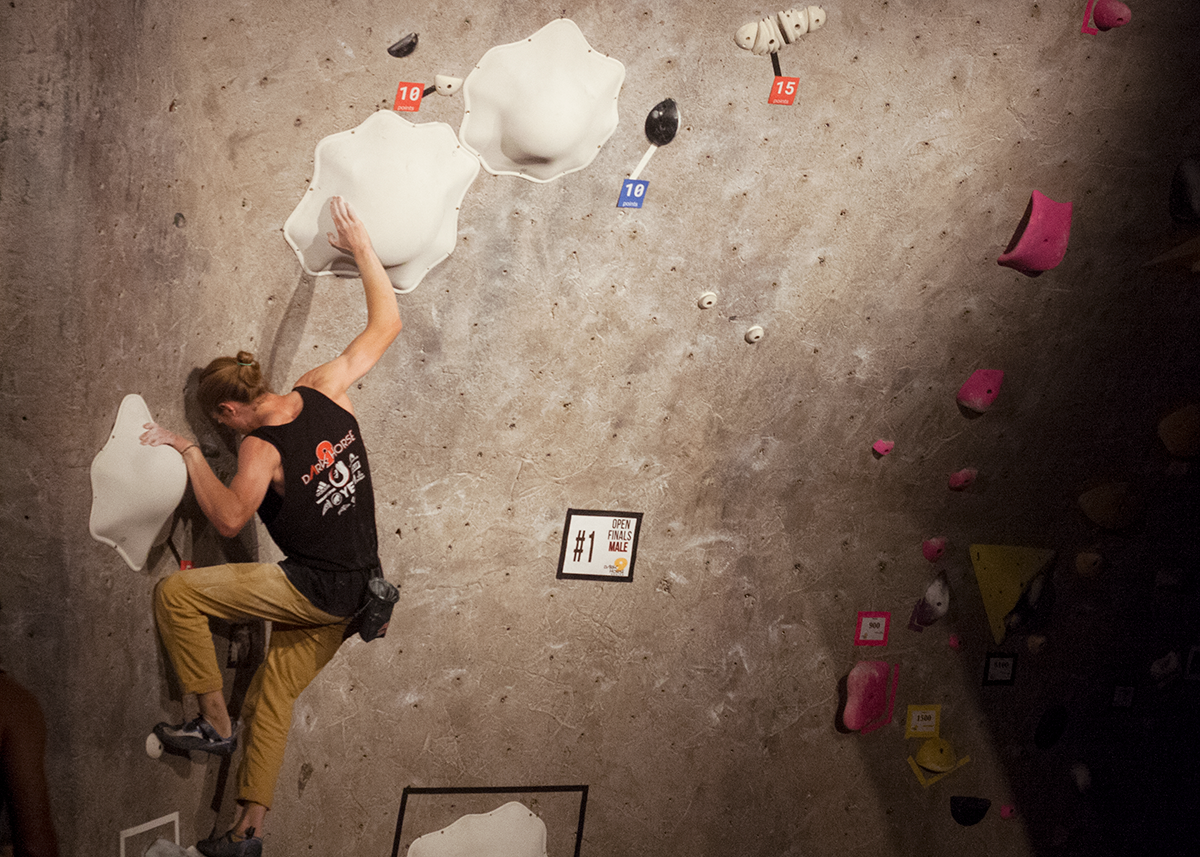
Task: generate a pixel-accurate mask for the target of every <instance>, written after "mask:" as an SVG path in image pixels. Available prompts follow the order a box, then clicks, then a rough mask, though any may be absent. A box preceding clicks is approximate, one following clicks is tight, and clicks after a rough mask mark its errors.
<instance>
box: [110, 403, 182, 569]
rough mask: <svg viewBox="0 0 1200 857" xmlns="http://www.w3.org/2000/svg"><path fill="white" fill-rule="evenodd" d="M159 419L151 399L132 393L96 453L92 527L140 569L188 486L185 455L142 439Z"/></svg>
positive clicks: (133, 565) (119, 409)
mask: <svg viewBox="0 0 1200 857" xmlns="http://www.w3.org/2000/svg"><path fill="white" fill-rule="evenodd" d="M153 419H154V417H152V416H151V415H150V409H149V408H148V407H146V402H145V400H144V399H142V397H141V396H139V395H137V394H136V393H131V394H129V395H128V396H126V397H125V398H124V399H122V400H121V407H120V408H118V410H117V420H116V423H115V424H114V425H113V430H112V434H111V435H110V436H109V438H108V442H107V443H105V444H104V448H103V449H101V450H100V451H99V452H98V453H96V457H95V458H94V459H92V517H91V521H90V522H89V525H88V528H89V529H90V530H91V533H92V537H93V538H94V539H96V541H99V542H103V543H104V544H106V545H108V546H109V547H113V548H116V549H117V553H119V554H120V555H121V558H122V559H124V560H125V562H127V563H128V564H129V567H130V568H132V569H133V570H134V571H141V569H142V566H144V565H145V564H146V557H147V556H149V554H150V548H152V547H154V545H155V543H156V542H157V541H158V535H159V533H160V532H162V530H163V528H164V527H165V526H166V524H167V522H168V521H170V520H171V515H172V514H173V513H174V512H175V509H176V507H178V506H179V501H180V500H182V499H183V492H184V490H185V489H186V488H187V465H185V464H184V463H183V456H182V455H180V454H179V453H178V452H176V451H175V450H174V449H172V448H171V447H169V446H144V445H143V444H142V443H141V441H139V440H138V438H139V437H141V435H142V433H143V432H144V431H145V430H146V429H145V428H144V426H145V425H146V423H148V422H151V421H153Z"/></svg>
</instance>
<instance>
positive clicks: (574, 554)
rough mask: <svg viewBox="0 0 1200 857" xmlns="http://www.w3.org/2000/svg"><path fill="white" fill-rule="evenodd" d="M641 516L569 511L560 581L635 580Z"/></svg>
mask: <svg viewBox="0 0 1200 857" xmlns="http://www.w3.org/2000/svg"><path fill="white" fill-rule="evenodd" d="M641 526H642V513H641V512H596V511H591V510H589V509H568V510H567V523H566V525H565V526H564V527H563V540H562V551H561V552H560V554H559V557H558V575H557V576H558V577H559V578H560V579H561V578H564V577H574V578H581V579H583V580H632V579H633V563H634V560H635V559H636V558H637V543H638V533H639V531H640V530H641Z"/></svg>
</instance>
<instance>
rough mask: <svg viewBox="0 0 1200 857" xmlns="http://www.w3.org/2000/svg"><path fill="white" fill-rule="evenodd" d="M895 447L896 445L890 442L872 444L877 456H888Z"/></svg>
mask: <svg viewBox="0 0 1200 857" xmlns="http://www.w3.org/2000/svg"><path fill="white" fill-rule="evenodd" d="M895 446H896V444H895V443H894V442H892V441H890V440H877V441H875V442H874V443H873V444H871V449H873V450H875V453H876V454H877V455H887V454H888V453H889V452H891V451H892V449H894V448H895Z"/></svg>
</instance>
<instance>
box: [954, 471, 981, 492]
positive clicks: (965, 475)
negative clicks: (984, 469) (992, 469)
mask: <svg viewBox="0 0 1200 857" xmlns="http://www.w3.org/2000/svg"><path fill="white" fill-rule="evenodd" d="M978 475H979V471H978V470H976V469H975V468H974V467H964V468H963V469H962V470H960V471H958V472H957V473H951V474H950V490H951V491H965V490H967V489H968V488H970V487H971V485H972V484H974V482H975V477H976V476H978Z"/></svg>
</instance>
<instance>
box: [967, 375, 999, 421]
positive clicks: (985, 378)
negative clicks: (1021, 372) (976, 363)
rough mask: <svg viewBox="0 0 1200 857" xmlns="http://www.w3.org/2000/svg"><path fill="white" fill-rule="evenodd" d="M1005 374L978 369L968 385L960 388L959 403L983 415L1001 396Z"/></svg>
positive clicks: (968, 381) (968, 380)
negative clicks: (1001, 386) (1001, 385)
mask: <svg viewBox="0 0 1200 857" xmlns="http://www.w3.org/2000/svg"><path fill="white" fill-rule="evenodd" d="M1003 380H1004V373H1003V372H1002V371H1000V370H999V369H976V370H975V371H974V372H973V373H972V374H971V377H970V378H968V379H967V381H966V383H965V384H963V385H962V386H961V387H959V388H958V403H959V404H960V405H962V406H963V407H964V408H970V409H971V410H973V411H976V412H977V413H981V414H982V413H983V412H984V411H986V410H987V409H988V408H990V407H991V406H992V402H994V401H996V396H998V395H1000V384H1001V382H1002V381H1003Z"/></svg>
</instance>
